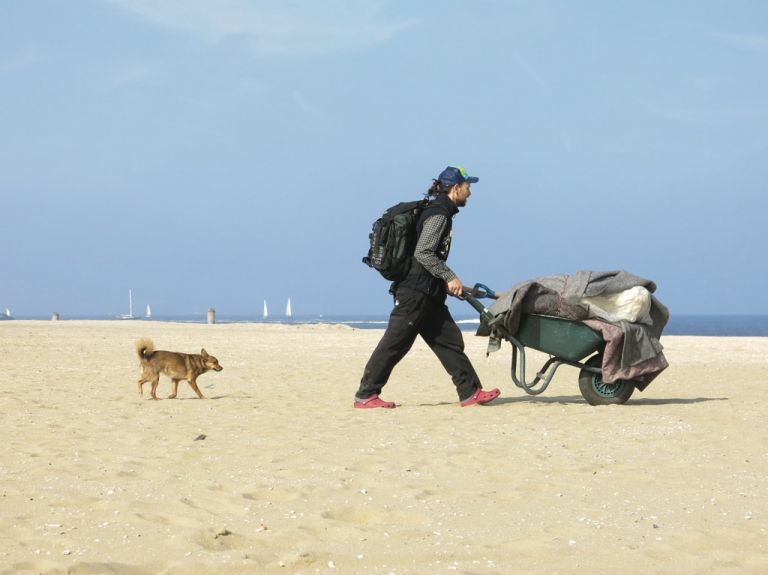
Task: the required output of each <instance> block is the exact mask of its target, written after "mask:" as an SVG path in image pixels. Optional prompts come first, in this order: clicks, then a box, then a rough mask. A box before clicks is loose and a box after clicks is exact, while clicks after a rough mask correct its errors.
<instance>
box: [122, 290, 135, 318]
mask: <svg viewBox="0 0 768 575" xmlns="http://www.w3.org/2000/svg"><path fill="white" fill-rule="evenodd" d="M120 319H136V318H135V317H134V315H133V292H132V291H131V290H128V313H127V314H123V315H121V316H120Z"/></svg>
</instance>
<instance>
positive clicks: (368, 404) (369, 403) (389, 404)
mask: <svg viewBox="0 0 768 575" xmlns="http://www.w3.org/2000/svg"><path fill="white" fill-rule="evenodd" d="M355 407H356V408H358V409H371V408H374V407H383V408H385V409H394V408H395V402H394V401H384V400H383V399H381V398H380V397H379V396H378V395H372V396H371V397H369V398H368V399H364V400H362V401H360V400H358V399H357V398H355Z"/></svg>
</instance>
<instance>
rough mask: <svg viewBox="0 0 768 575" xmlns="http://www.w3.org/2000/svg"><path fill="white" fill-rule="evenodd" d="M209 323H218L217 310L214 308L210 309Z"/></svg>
mask: <svg viewBox="0 0 768 575" xmlns="http://www.w3.org/2000/svg"><path fill="white" fill-rule="evenodd" d="M208 323H216V310H215V309H213V308H210V309H209V310H208Z"/></svg>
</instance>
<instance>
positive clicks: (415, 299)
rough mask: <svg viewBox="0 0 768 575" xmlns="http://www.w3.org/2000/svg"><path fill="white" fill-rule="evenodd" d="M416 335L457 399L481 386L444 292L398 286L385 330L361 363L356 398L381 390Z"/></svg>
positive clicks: (466, 396) (365, 397)
mask: <svg viewBox="0 0 768 575" xmlns="http://www.w3.org/2000/svg"><path fill="white" fill-rule="evenodd" d="M417 335H420V336H421V337H422V338H423V339H424V341H425V342H426V343H427V345H428V346H429V347H430V349H432V351H433V352H435V355H436V356H437V358H438V359H439V360H440V363H442V364H443V367H444V368H445V370H446V371H447V372H448V373H449V374H450V375H451V378H452V379H453V384H454V385H455V386H456V392H457V393H458V394H459V400H460V401H463V400H465V399H467V398H469V397H470V396H471V395H472V394H473V393H474V392H475V390H476V389H477V388H478V387H482V386H481V385H480V378H478V377H477V373H475V369H474V368H473V367H472V364H471V363H470V361H469V358H468V357H467V356H466V355H465V354H464V339H463V338H462V336H461V330H460V329H459V326H457V325H456V322H455V321H453V318H452V317H451V313H450V312H449V311H448V307H447V306H446V305H445V294H441V295H439V296H431V297H430V296H428V295H426V294H424V293H421V292H419V291H414V290H410V289H407V288H400V289H399V290H397V294H396V295H395V309H393V310H392V314H391V315H390V316H389V325H387V330H386V331H385V332H384V336H383V337H382V338H381V341H380V342H379V345H377V346H376V349H375V350H374V352H373V355H371V358H370V359H369V360H368V363H367V364H366V366H365V371H364V372H363V379H362V380H361V381H360V389H359V390H358V391H357V394H356V397H357V398H359V399H367V398H369V397H371V396H372V395H377V394H379V393H381V388H382V387H384V385H385V384H386V383H387V380H388V379H389V376H390V374H391V373H392V370H393V369H394V368H395V366H396V365H397V364H398V362H399V361H400V360H401V359H403V357H405V354H406V353H408V351H409V350H410V349H411V347H412V346H413V342H414V341H416V336H417Z"/></svg>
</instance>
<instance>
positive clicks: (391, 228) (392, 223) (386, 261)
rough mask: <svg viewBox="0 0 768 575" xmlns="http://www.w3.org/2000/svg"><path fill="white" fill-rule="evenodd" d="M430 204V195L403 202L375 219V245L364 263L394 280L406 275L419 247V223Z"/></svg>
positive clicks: (372, 237)
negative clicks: (417, 245)
mask: <svg viewBox="0 0 768 575" xmlns="http://www.w3.org/2000/svg"><path fill="white" fill-rule="evenodd" d="M428 204H429V201H428V200H426V199H424V200H418V201H415V202H401V203H399V204H397V205H396V206H392V207H391V208H389V209H388V210H387V211H385V212H384V214H383V215H382V216H381V217H380V218H379V219H378V220H376V221H375V222H373V231H371V233H370V235H369V236H368V238H369V239H370V240H371V247H370V249H369V250H368V255H367V256H366V257H364V258H363V263H364V264H366V265H367V266H369V267H372V268H373V269H375V270H377V271H378V272H379V273H380V274H381V275H383V276H384V277H385V278H386V279H388V280H390V281H401V280H403V279H405V276H406V275H407V274H408V269H409V268H410V267H411V256H413V251H414V249H416V239H417V238H416V235H417V234H416V223H417V222H418V221H419V216H420V215H421V212H422V210H423V209H424V208H425V207H427V205H428Z"/></svg>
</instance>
